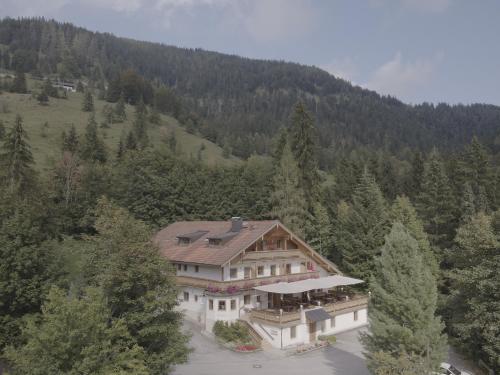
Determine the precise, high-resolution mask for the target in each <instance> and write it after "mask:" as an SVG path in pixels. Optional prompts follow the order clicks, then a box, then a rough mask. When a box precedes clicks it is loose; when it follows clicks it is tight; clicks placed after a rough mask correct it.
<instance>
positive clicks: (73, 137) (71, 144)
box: [62, 125, 79, 154]
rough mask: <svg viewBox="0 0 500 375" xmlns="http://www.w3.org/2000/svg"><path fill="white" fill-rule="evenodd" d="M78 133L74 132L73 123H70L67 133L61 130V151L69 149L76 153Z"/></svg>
mask: <svg viewBox="0 0 500 375" xmlns="http://www.w3.org/2000/svg"><path fill="white" fill-rule="evenodd" d="M78 142H79V141H78V134H77V133H76V129H75V125H71V128H70V130H69V133H68V135H66V133H65V132H63V137H62V151H63V152H64V151H69V152H71V153H73V154H74V153H76V151H77V150H78Z"/></svg>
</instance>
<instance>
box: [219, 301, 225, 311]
mask: <svg viewBox="0 0 500 375" xmlns="http://www.w3.org/2000/svg"><path fill="white" fill-rule="evenodd" d="M219 311H226V301H225V300H220V301H219Z"/></svg>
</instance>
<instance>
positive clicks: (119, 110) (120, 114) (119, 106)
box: [114, 95, 127, 122]
mask: <svg viewBox="0 0 500 375" xmlns="http://www.w3.org/2000/svg"><path fill="white" fill-rule="evenodd" d="M114 114H115V119H116V120H117V121H118V122H123V121H125V120H126V118H127V113H126V112H125V99H124V98H123V95H120V98H119V99H118V101H117V102H116V104H115V108H114Z"/></svg>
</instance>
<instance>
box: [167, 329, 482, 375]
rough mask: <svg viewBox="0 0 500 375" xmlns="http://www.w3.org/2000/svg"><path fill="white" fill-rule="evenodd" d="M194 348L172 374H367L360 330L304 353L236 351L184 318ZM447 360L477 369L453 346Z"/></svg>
mask: <svg viewBox="0 0 500 375" xmlns="http://www.w3.org/2000/svg"><path fill="white" fill-rule="evenodd" d="M185 330H186V331H187V332H189V333H190V334H191V335H192V337H191V343H190V345H191V347H192V348H193V349H194V351H193V353H191V355H190V356H189V361H188V363H186V364H184V365H180V366H178V367H177V368H176V369H175V371H174V374H175V375H226V374H227V375H247V374H248V375H250V374H256V375H259V374H262V375H267V374H272V375H369V372H368V370H367V368H366V364H365V360H364V357H363V354H362V351H363V349H362V346H361V344H360V343H359V340H358V334H359V332H360V330H359V329H358V330H353V331H349V332H344V333H340V334H337V335H336V336H337V342H336V343H335V345H333V346H330V347H328V348H325V349H321V350H316V351H313V352H310V353H307V354H303V355H294V356H286V353H285V352H283V351H281V350H278V349H276V350H270V351H269V350H266V351H260V352H257V353H246V354H244V353H235V352H232V351H230V350H228V349H225V348H222V347H220V346H219V345H218V344H217V343H216V342H215V341H214V340H213V339H212V338H210V337H206V336H204V335H202V334H201V333H200V329H199V328H198V327H197V326H196V325H194V324H193V323H191V322H185ZM448 362H450V363H452V364H454V365H456V366H457V367H459V368H461V369H464V370H467V371H469V372H470V373H473V374H479V373H478V372H477V369H475V368H473V367H472V366H471V365H470V363H468V362H467V361H465V360H463V359H462V358H461V356H460V355H458V354H457V353H455V352H454V351H453V350H452V349H450V351H449V358H448Z"/></svg>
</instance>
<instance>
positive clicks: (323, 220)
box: [306, 202, 332, 257]
mask: <svg viewBox="0 0 500 375" xmlns="http://www.w3.org/2000/svg"><path fill="white" fill-rule="evenodd" d="M308 225H311V226H312V227H311V228H309V230H307V233H312V236H310V237H308V238H306V240H307V242H308V243H309V244H310V245H311V246H312V247H313V249H314V250H316V251H317V252H319V253H320V254H321V255H323V256H325V257H326V256H329V255H330V253H331V248H332V226H331V222H330V217H329V216H328V211H327V210H326V208H325V207H324V206H323V205H322V204H321V203H319V202H318V203H316V205H315V206H314V210H313V215H312V218H311V219H310V220H309V221H308Z"/></svg>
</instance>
